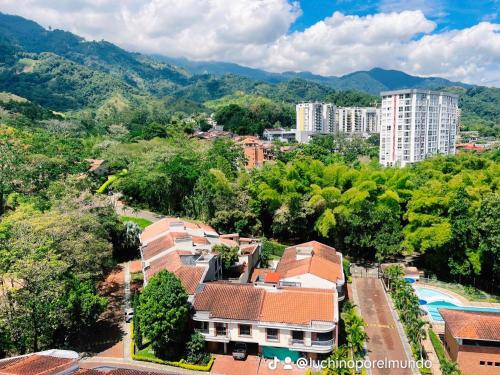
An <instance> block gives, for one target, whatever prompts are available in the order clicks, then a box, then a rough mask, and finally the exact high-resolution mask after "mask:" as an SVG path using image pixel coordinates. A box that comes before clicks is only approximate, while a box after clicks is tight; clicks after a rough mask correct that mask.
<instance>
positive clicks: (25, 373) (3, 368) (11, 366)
mask: <svg viewBox="0 0 500 375" xmlns="http://www.w3.org/2000/svg"><path fill="white" fill-rule="evenodd" d="M73 363H76V361H75V360H74V359H71V358H59V357H53V356H49V355H39V354H32V355H29V356H25V357H20V358H13V359H12V360H6V361H0V374H2V375H46V374H47V375H48V374H54V373H57V372H60V371H62V370H64V369H67V368H70V367H71V365H72V364H73Z"/></svg>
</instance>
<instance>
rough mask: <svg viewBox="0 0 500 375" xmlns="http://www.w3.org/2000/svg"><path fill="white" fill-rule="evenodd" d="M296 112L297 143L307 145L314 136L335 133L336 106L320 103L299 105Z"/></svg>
mask: <svg viewBox="0 0 500 375" xmlns="http://www.w3.org/2000/svg"><path fill="white" fill-rule="evenodd" d="M295 110H296V116H297V117H296V123H297V126H296V132H295V139H296V140H297V142H301V143H307V142H309V140H310V137H311V136H312V135H314V134H328V133H334V132H335V105H333V104H330V103H320V102H304V103H299V104H297V105H296V107H295Z"/></svg>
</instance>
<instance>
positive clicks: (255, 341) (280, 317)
mask: <svg viewBox="0 0 500 375" xmlns="http://www.w3.org/2000/svg"><path fill="white" fill-rule="evenodd" d="M251 281H252V283H251V284H250V283H246V284H243V283H239V284H234V283H227V282H226V283H224V282H215V283H205V284H204V285H202V286H201V287H199V288H198V291H197V293H196V295H195V298H194V305H193V307H194V311H195V313H194V316H193V320H194V321H195V322H196V324H197V326H198V328H199V329H200V330H201V331H202V333H203V334H204V335H205V339H206V341H207V342H208V343H210V344H209V347H210V348H212V350H213V351H224V352H227V350H228V347H229V345H231V344H232V343H235V342H245V343H247V345H249V346H250V347H251V351H252V352H254V353H259V354H261V355H262V356H264V357H267V358H272V357H274V356H276V357H278V358H285V357H290V358H292V359H296V358H298V356H299V353H302V354H301V355H303V356H308V357H311V358H318V356H319V357H321V356H322V355H326V354H328V353H330V352H331V351H332V348H333V347H334V346H336V345H337V339H338V321H339V308H338V303H339V301H341V300H343V299H344V296H345V295H344V283H345V277H344V273H343V268H342V254H341V253H339V252H337V251H336V250H335V249H334V248H332V247H330V246H327V245H324V244H322V243H319V242H317V241H311V242H307V243H303V244H300V245H296V246H291V247H288V248H287V249H286V250H285V252H284V254H283V256H282V258H281V259H280V261H279V263H278V264H277V266H276V268H275V269H269V268H257V269H255V271H254V273H253V275H252V278H251Z"/></svg>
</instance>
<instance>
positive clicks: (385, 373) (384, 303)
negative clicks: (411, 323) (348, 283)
mask: <svg viewBox="0 0 500 375" xmlns="http://www.w3.org/2000/svg"><path fill="white" fill-rule="evenodd" d="M352 288H353V297H354V302H355V304H356V305H357V306H358V307H359V310H360V312H361V315H362V317H363V319H364V320H365V322H366V323H367V325H368V326H367V328H366V333H367V334H368V357H369V359H370V360H371V361H376V360H382V361H383V360H384V359H386V358H387V359H388V360H396V361H407V360H408V356H407V353H406V351H405V347H404V345H403V342H402V340H401V338H400V336H399V333H398V329H397V325H396V321H395V320H394V318H393V315H392V313H391V309H390V307H389V302H388V300H387V296H386V295H385V291H384V288H383V286H382V282H381V281H380V279H378V278H373V277H364V278H360V277H355V278H353V284H352ZM371 373H372V374H373V375H411V374H412V373H413V372H412V371H411V370H409V369H402V368H393V369H378V368H373V369H372V370H371Z"/></svg>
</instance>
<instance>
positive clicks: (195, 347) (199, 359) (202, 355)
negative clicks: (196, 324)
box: [186, 332, 210, 365]
mask: <svg viewBox="0 0 500 375" xmlns="http://www.w3.org/2000/svg"><path fill="white" fill-rule="evenodd" d="M186 352H187V357H186V359H187V361H188V362H189V363H193V364H201V365H205V364H207V363H208V361H209V360H210V355H209V354H208V353H207V352H206V351H205V338H204V337H203V335H202V334H201V333H200V332H194V333H193V334H192V335H191V337H190V339H189V341H188V342H187V343H186Z"/></svg>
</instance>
